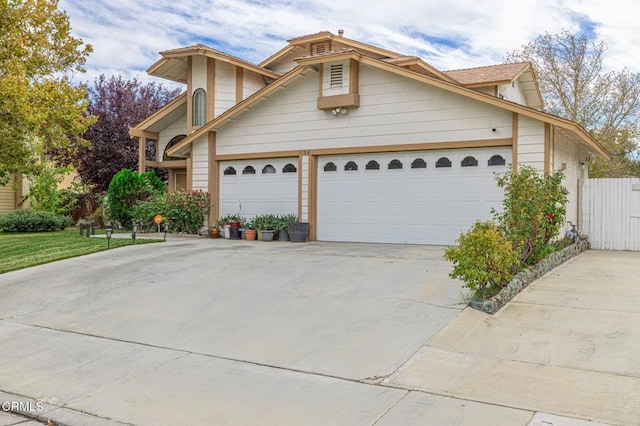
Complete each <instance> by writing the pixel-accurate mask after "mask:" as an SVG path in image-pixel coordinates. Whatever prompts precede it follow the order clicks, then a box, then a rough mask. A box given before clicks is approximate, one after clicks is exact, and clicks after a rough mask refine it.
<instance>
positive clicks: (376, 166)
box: [364, 160, 380, 170]
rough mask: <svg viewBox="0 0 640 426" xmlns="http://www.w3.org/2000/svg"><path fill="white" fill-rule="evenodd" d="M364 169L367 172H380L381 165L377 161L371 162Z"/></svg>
mask: <svg viewBox="0 0 640 426" xmlns="http://www.w3.org/2000/svg"><path fill="white" fill-rule="evenodd" d="M364 168H365V169H366V170H380V164H379V163H378V162H377V161H376V160H371V161H369V162H368V163H367V165H366V166H365V167H364Z"/></svg>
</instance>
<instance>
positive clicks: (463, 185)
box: [317, 148, 511, 245]
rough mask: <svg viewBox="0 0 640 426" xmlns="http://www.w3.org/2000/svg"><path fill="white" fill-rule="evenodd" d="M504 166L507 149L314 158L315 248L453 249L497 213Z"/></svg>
mask: <svg viewBox="0 0 640 426" xmlns="http://www.w3.org/2000/svg"><path fill="white" fill-rule="evenodd" d="M509 163H511V148H481V149H460V150H442V151H416V152H402V153H384V154H358V155H346V156H323V157H320V158H319V162H318V213H317V220H318V224H317V237H318V240H324V241H363V242H381V243H382V242H385V243H415V244H443V245H448V244H453V243H454V240H455V239H456V238H457V237H458V236H459V234H460V232H462V231H466V230H467V229H468V228H469V227H470V226H471V225H472V224H473V223H474V222H475V221H476V220H478V219H487V218H490V217H491V208H493V207H495V208H499V207H500V205H501V201H502V189H500V188H498V187H497V185H496V182H495V180H494V173H496V172H497V173H501V172H502V173H504V172H505V171H506V170H507V167H509V166H508V165H509Z"/></svg>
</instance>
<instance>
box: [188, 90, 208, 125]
mask: <svg viewBox="0 0 640 426" xmlns="http://www.w3.org/2000/svg"><path fill="white" fill-rule="evenodd" d="M192 114H193V119H192V120H191V121H192V123H193V125H194V126H204V124H205V123H206V121H207V92H205V91H204V89H197V90H196V91H195V92H193V112H192Z"/></svg>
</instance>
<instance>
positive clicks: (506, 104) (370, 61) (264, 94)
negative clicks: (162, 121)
mask: <svg viewBox="0 0 640 426" xmlns="http://www.w3.org/2000/svg"><path fill="white" fill-rule="evenodd" d="M332 54H333V55H336V56H340V55H342V56H344V55H350V56H351V57H353V58H354V59H356V60H358V61H360V62H361V63H362V64H366V65H370V66H373V67H376V68H379V69H383V70H386V71H389V72H392V73H395V74H399V75H402V76H404V77H407V78H411V79H414V80H417V81H420V82H423V83H426V84H430V85H432V86H435V87H438V88H440V89H443V90H446V91H449V92H452V93H456V94H459V95H462V96H466V97H468V98H471V99H475V100H478V101H480V102H484V103H487V104H490V105H494V106H497V107H499V108H503V109H505V110H509V111H512V112H515V113H518V114H522V115H524V116H528V117H531V118H534V119H537V120H540V121H543V122H545V123H551V124H553V125H555V126H558V127H560V128H563V129H566V130H568V131H571V132H573V133H574V134H576V135H577V137H578V138H579V139H580V140H581V141H582V142H583V143H584V145H585V146H586V147H588V148H589V149H590V150H591V151H592V152H594V153H598V154H599V155H602V156H604V157H607V158H610V154H609V153H608V152H607V151H606V149H604V148H603V147H602V145H600V143H599V142H598V141H597V140H595V139H594V138H593V137H592V136H591V135H589V133H588V132H587V131H586V130H585V129H584V128H583V127H582V126H580V125H579V124H578V123H575V122H573V121H571V120H567V119H564V118H561V117H557V116H555V115H551V114H548V113H545V112H541V111H538V110H536V109H534V108H531V107H527V106H524V105H521V104H518V103H515V102H510V101H508V100H504V99H500V98H497V97H495V96H492V95H487V94H485V93H481V92H478V91H475V90H473V89H471V88H467V87H464V86H461V85H460V84H458V83H452V82H449V81H444V80H441V79H438V78H435V77H432V76H430V75H426V74H422V73H418V72H415V71H412V70H409V69H406V68H402V67H399V66H397V65H393V64H389V63H387V62H385V61H383V60H379V59H375V58H370V57H368V56H364V55H359V54H357V53H356V52H352V51H346V52H344V51H343V52H333V53H332ZM330 56H331V54H323V58H322V59H326V58H329V57H330ZM312 59H313V58H312V57H305V58H304V59H302V60H301V61H300V62H301V65H300V66H298V67H296V68H294V69H293V70H292V71H290V72H288V73H287V74H285V75H284V76H283V77H281V78H280V79H278V80H276V81H275V82H273V83H272V84H270V85H268V86H266V87H264V88H263V89H261V90H259V91H257V92H256V93H254V94H253V95H251V96H250V97H248V98H246V99H245V100H243V101H242V102H240V103H238V104H236V105H235V106H234V107H232V108H230V109H229V110H227V111H226V112H225V113H223V114H221V115H220V116H218V117H216V118H215V119H213V120H211V121H210V122H208V123H207V124H205V125H204V126H202V127H200V128H199V129H198V130H197V131H195V132H194V133H192V134H191V135H189V136H187V138H185V139H184V140H182V141H181V142H180V143H179V144H177V145H176V146H174V147H172V148H171V149H170V150H169V152H168V154H169V155H174V154H175V153H177V152H178V151H179V150H180V149H182V148H184V147H186V146H187V145H188V144H190V143H191V142H193V141H195V140H196V139H197V138H199V137H201V136H203V135H205V134H207V133H208V132H209V131H213V130H215V129H217V128H218V127H219V126H221V125H222V124H224V123H225V122H227V121H228V120H231V119H233V118H234V117H236V116H237V115H239V114H241V113H243V112H245V111H248V110H250V109H251V107H252V106H253V105H254V104H256V103H257V102H259V101H261V100H263V99H268V95H269V94H271V93H274V92H275V91H276V90H281V89H283V88H286V87H287V85H288V84H289V83H290V82H292V81H293V80H295V78H297V77H298V76H300V75H301V74H303V72H304V71H305V70H306V69H307V67H306V66H305V65H306V64H311V60H312ZM529 66H530V64H529ZM483 68H487V67H483Z"/></svg>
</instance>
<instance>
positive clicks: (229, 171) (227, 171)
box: [224, 167, 236, 176]
mask: <svg viewBox="0 0 640 426" xmlns="http://www.w3.org/2000/svg"><path fill="white" fill-rule="evenodd" d="M235 174H236V169H234V168H233V167H227V168H226V169H224V175H225V176H229V175H235Z"/></svg>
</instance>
